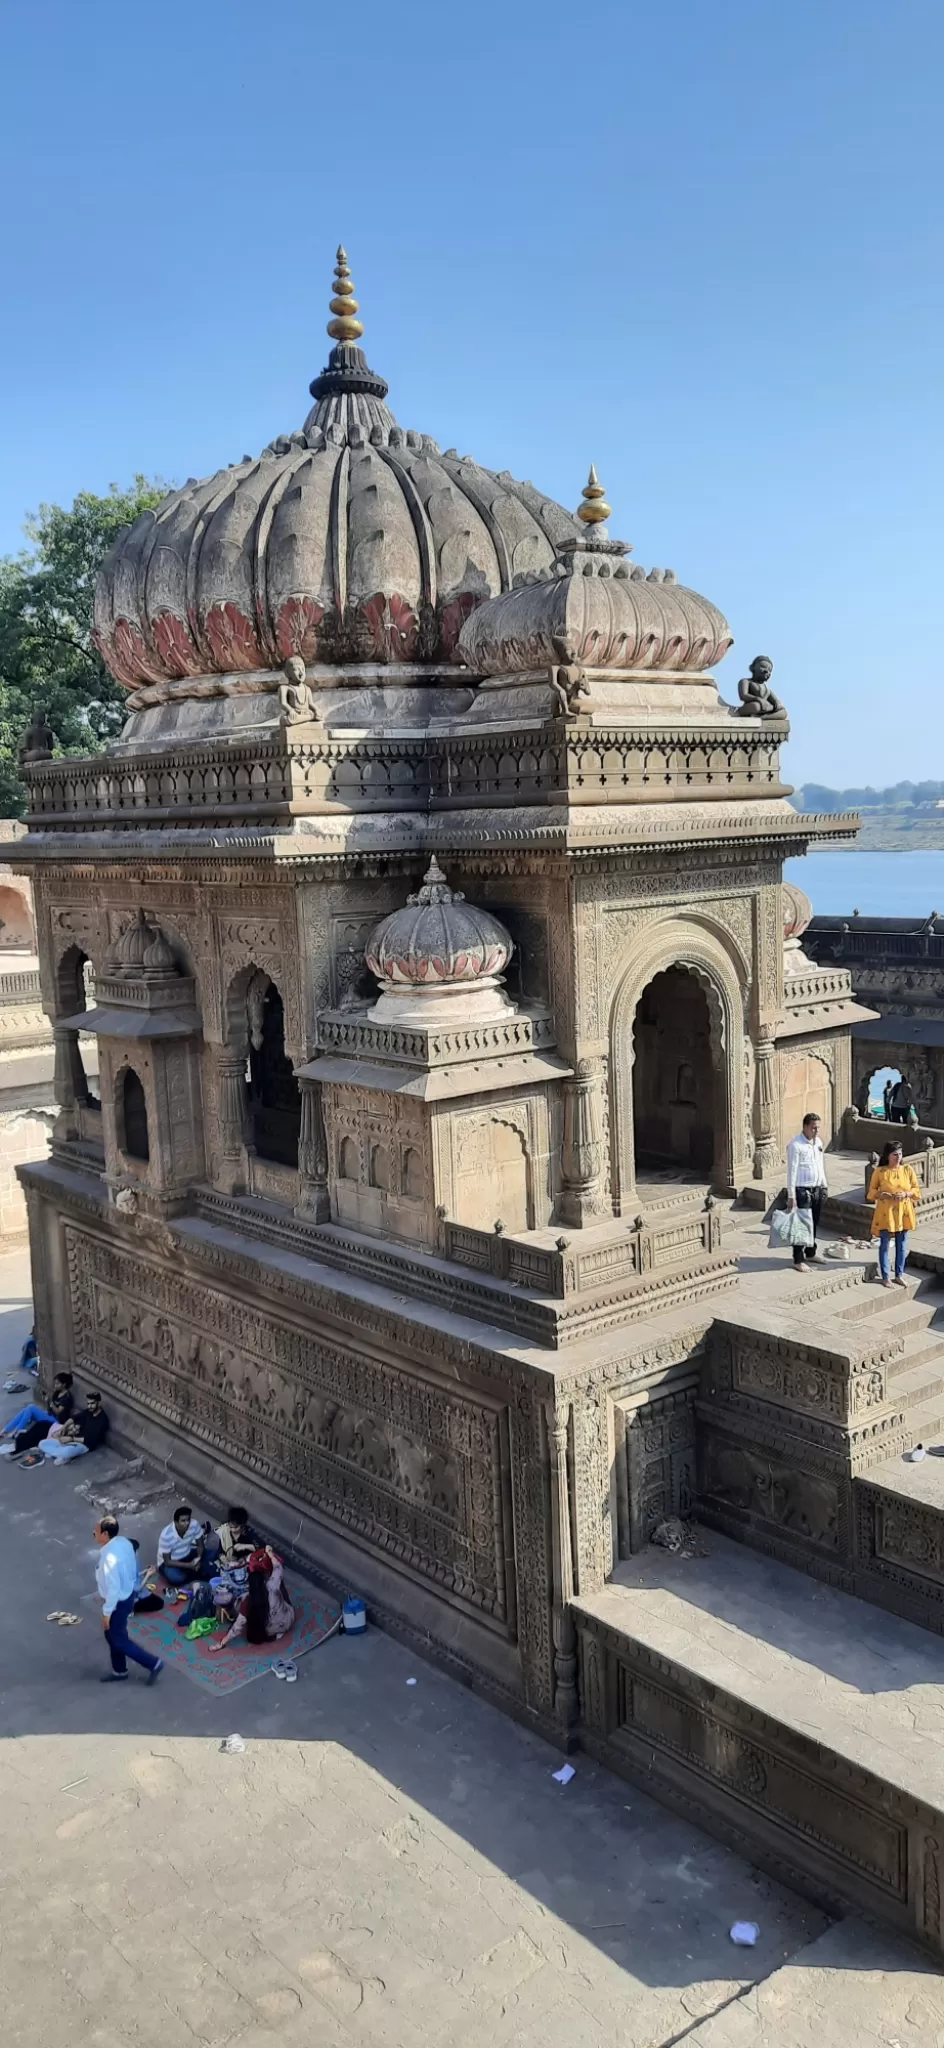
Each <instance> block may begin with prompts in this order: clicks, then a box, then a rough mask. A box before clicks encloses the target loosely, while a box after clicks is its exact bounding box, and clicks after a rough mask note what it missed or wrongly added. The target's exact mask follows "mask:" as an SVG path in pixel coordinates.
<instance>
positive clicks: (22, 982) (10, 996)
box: [0, 967, 42, 1006]
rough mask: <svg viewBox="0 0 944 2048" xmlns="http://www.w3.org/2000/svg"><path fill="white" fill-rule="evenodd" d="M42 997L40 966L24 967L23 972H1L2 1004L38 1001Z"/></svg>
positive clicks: (0, 999) (0, 994)
mask: <svg viewBox="0 0 944 2048" xmlns="http://www.w3.org/2000/svg"><path fill="white" fill-rule="evenodd" d="M41 999H42V989H41V987H40V982H39V969H38V967H27V968H24V970H23V972H22V974H16V973H12V972H11V973H9V974H0V1006H3V1005H6V1004H8V1003H10V1004H13V1003H38V1002H40V1001H41Z"/></svg>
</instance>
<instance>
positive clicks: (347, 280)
mask: <svg viewBox="0 0 944 2048" xmlns="http://www.w3.org/2000/svg"><path fill="white" fill-rule="evenodd" d="M331 312H332V315H333V318H332V319H330V320H329V321H328V333H329V334H330V336H331V339H332V341H333V343H334V347H333V349H332V350H331V354H330V355H329V357H328V361H327V364H326V366H325V368H324V369H323V370H322V372H321V375H320V377H315V379H314V380H313V382H312V383H311V384H309V386H308V389H309V391H310V392H311V395H312V398H314V399H315V400H316V401H317V403H316V405H315V409H314V411H313V412H310V413H309V415H308V418H307V420H306V421H305V432H306V434H309V433H312V432H314V431H315V430H316V429H318V430H320V431H321V432H322V433H328V432H333V433H334V434H335V435H340V436H341V439H342V440H347V438H348V435H349V434H350V433H351V431H352V430H355V431H356V432H357V433H359V434H363V436H364V438H365V439H367V440H369V439H370V436H371V434H372V433H373V432H375V431H376V432H378V433H379V434H381V435H382V436H386V435H387V434H389V433H390V432H391V430H392V429H393V428H394V427H395V426H396V424H397V423H396V420H395V419H394V417H393V414H392V412H390V411H388V409H387V407H386V406H385V404H384V399H385V398H386V396H387V389H388V387H387V383H386V380H385V378H383V377H378V375H377V372H376V370H372V369H371V368H370V365H369V363H368V361H367V357H366V356H365V354H364V351H363V349H362V348H360V347H359V346H358V343H359V341H360V338H361V335H362V334H363V332H364V323H363V321H362V320H358V318H357V312H358V306H357V300H356V298H355V297H354V282H353V279H352V277H351V272H350V267H349V264H348V260H347V250H346V249H343V248H341V247H339V249H338V254H337V261H336V263H335V266H334V290H333V297H332V299H331Z"/></svg>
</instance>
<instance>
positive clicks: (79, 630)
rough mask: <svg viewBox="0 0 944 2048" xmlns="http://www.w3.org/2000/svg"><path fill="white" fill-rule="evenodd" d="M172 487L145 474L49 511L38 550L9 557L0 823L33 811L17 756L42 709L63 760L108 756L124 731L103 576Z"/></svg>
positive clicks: (1, 615)
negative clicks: (101, 642)
mask: <svg viewBox="0 0 944 2048" xmlns="http://www.w3.org/2000/svg"><path fill="white" fill-rule="evenodd" d="M168 489H169V486H168V485H167V484H165V483H162V482H161V481H160V480H159V479H158V478H154V479H153V480H151V479H149V478H148V477H144V476H136V477H135V479H134V482H133V484H132V485H131V486H130V488H129V489H128V490H119V488H118V485H117V484H112V486H111V489H110V491H109V492H108V495H107V497H104V498H99V497H96V496H95V493H94V492H93V491H80V492H79V495H78V497H77V498H76V500H75V503H74V504H73V505H71V506H69V507H68V508H66V507H65V506H63V505H41V506H40V508H39V511H38V512H37V513H35V514H34V515H33V516H32V517H31V518H29V519H28V520H27V521H26V526H25V531H26V535H27V538H28V540H29V541H30V542H31V543H32V545H31V547H30V548H29V549H28V550H26V551H24V553H23V554H21V555H11V556H7V557H6V558H2V557H0V816H4V817H8V818H12V817H18V816H19V815H20V814H21V812H22V811H23V810H24V809H25V807H26V792H25V790H24V786H23V783H22V782H21V781H20V778H19V776H18V774H17V767H16V750H17V746H18V745H19V742H20V740H21V738H22V736H23V733H24V732H25V730H26V727H27V725H28V724H29V718H30V713H31V711H32V709H33V706H34V705H36V704H38V705H41V706H42V708H43V709H44V710H45V712H46V715H47V718H48V720H49V723H50V725H51V726H52V729H53V732H54V733H55V734H56V738H57V740H58V743H59V745H58V751H59V752H60V753H63V754H94V753H98V752H100V751H101V749H102V747H103V746H105V744H106V742H107V741H108V740H109V739H111V738H112V737H113V736H114V734H115V733H117V732H119V731H120V729H121V726H122V723H123V721H124V717H125V692H124V691H123V690H122V688H121V686H120V685H119V684H118V683H116V682H115V681H114V680H113V678H112V677H111V676H110V675H109V673H108V670H107V669H106V667H105V664H104V662H103V661H102V659H101V656H100V654H99V653H98V650H97V648H96V647H95V645H94V643H93V640H92V605H93V600H94V595H95V578H96V576H97V574H98V571H99V569H100V568H101V565H102V562H103V561H104V559H105V556H106V554H107V553H108V550H109V548H110V547H111V544H112V541H113V540H114V539H115V537H116V535H117V534H119V533H120V532H121V531H122V528H123V527H125V526H130V525H131V523H132V521H133V520H135V519H137V517H138V514H139V513H141V512H146V511H147V510H149V508H150V507H151V506H153V505H157V504H159V503H160V501H161V499H162V498H163V497H165V496H166V494H167V491H168Z"/></svg>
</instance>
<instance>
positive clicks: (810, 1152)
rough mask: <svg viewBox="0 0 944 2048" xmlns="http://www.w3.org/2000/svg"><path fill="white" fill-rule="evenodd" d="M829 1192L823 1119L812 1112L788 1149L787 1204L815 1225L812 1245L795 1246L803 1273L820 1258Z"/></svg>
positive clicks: (795, 1263)
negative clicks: (819, 1244)
mask: <svg viewBox="0 0 944 2048" xmlns="http://www.w3.org/2000/svg"><path fill="white" fill-rule="evenodd" d="M826 1193H827V1189H826V1155H825V1152H824V1151H823V1141H822V1138H821V1137H820V1134H819V1117H818V1116H815V1115H814V1114H813V1112H812V1110H811V1111H810V1112H809V1114H808V1115H807V1116H805V1117H804V1118H803V1129H802V1131H801V1132H800V1135H799V1137H797V1138H791V1140H790V1143H789V1145H788V1146H787V1201H788V1203H789V1206H790V1208H791V1209H804V1210H805V1211H806V1212H807V1214H808V1215H809V1217H810V1220H811V1222H812V1225H813V1242H812V1244H811V1245H802V1244H795V1245H794V1247H793V1263H794V1266H795V1267H796V1269H797V1272H799V1273H806V1272H807V1271H808V1270H809V1268H808V1266H807V1260H808V1259H815V1257H816V1237H817V1232H818V1230H819V1217H820V1210H821V1209H822V1206H823V1203H824V1201H825V1200H826Z"/></svg>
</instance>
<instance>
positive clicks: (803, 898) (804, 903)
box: [780, 882, 813, 940]
mask: <svg viewBox="0 0 944 2048" xmlns="http://www.w3.org/2000/svg"><path fill="white" fill-rule="evenodd" d="M780 901H781V906H782V909H783V936H784V938H785V939H798V940H799V939H802V937H803V934H804V932H805V930H806V927H807V925H808V924H809V921H810V918H811V917H812V915H813V905H812V903H811V902H810V899H809V897H808V896H807V894H806V891H805V890H804V889H798V888H797V885H796V883H795V882H782V883H781V885H780Z"/></svg>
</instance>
